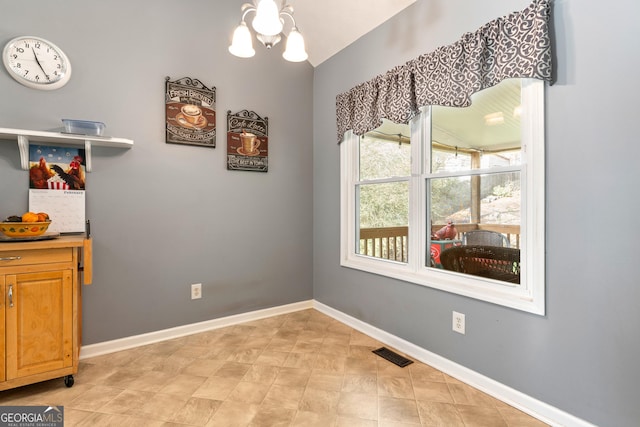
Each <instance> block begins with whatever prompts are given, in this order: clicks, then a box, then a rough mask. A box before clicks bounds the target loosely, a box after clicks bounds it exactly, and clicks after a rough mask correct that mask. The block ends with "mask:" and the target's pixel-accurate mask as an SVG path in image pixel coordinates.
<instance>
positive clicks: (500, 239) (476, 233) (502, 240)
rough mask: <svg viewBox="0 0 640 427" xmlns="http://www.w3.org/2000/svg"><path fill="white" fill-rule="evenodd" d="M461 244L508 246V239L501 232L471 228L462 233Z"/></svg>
mask: <svg viewBox="0 0 640 427" xmlns="http://www.w3.org/2000/svg"><path fill="white" fill-rule="evenodd" d="M462 244H463V245H489V246H504V247H507V248H508V247H509V246H510V245H509V239H507V236H505V235H504V234H502V233H498V232H497V231H489V230H471V231H467V232H466V233H464V234H463V235H462Z"/></svg>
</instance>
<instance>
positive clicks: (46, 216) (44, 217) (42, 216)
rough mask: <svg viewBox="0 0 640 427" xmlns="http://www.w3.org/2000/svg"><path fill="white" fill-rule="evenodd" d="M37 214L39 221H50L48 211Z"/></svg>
mask: <svg viewBox="0 0 640 427" xmlns="http://www.w3.org/2000/svg"><path fill="white" fill-rule="evenodd" d="M36 215H38V221H39V222H46V221H49V214H48V213H46V212H38V213H37V214H36Z"/></svg>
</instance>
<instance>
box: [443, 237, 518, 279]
mask: <svg viewBox="0 0 640 427" xmlns="http://www.w3.org/2000/svg"><path fill="white" fill-rule="evenodd" d="M440 262H441V263H442V266H443V267H444V269H445V270H450V271H457V272H460V273H466V274H471V275H474V276H481V277H487V278H489V279H495V280H502V281H503V282H509V283H518V284H519V283H520V249H515V248H503V247H500V246H484V245H482V246H481V245H466V246H465V245H463V246H454V247H452V248H448V249H445V250H444V251H442V253H441V254H440Z"/></svg>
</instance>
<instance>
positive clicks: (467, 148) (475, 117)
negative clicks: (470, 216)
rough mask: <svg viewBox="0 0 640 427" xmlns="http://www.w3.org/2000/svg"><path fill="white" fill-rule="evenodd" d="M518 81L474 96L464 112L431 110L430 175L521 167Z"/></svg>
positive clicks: (447, 108)
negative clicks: (479, 169)
mask: <svg viewBox="0 0 640 427" xmlns="http://www.w3.org/2000/svg"><path fill="white" fill-rule="evenodd" d="M520 98H521V93H520V81H519V80H515V79H512V80H505V81H503V82H502V83H500V84H499V85H497V86H494V87H492V88H489V89H485V90H483V91H480V92H477V93H476V94H474V95H473V96H472V97H471V99H472V104H471V106H469V107H466V108H454V107H442V106H437V105H436V106H433V107H432V110H431V115H432V124H431V132H432V135H431V139H432V146H431V172H432V173H439V172H456V171H463V170H469V169H478V168H495V167H502V166H514V165H519V164H520V147H521V129H520Z"/></svg>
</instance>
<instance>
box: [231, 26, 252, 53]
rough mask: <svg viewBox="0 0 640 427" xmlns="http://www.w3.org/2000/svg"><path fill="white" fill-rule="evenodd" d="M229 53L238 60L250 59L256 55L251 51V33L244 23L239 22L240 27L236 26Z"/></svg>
mask: <svg viewBox="0 0 640 427" xmlns="http://www.w3.org/2000/svg"><path fill="white" fill-rule="evenodd" d="M229 52H231V54H232V55H235V56H238V57H240V58H251V57H252V56H253V55H255V54H256V51H255V50H254V49H253V43H252V42H251V32H250V31H249V27H247V24H246V23H245V22H244V21H242V22H240V25H238V26H237V27H236V29H235V31H234V32H233V39H232V41H231V46H229Z"/></svg>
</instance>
